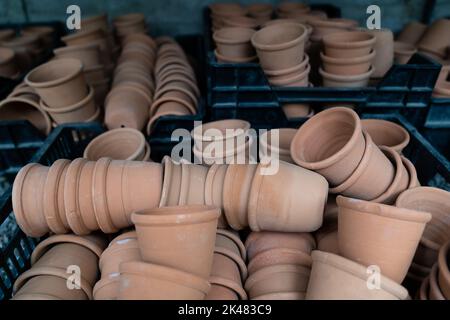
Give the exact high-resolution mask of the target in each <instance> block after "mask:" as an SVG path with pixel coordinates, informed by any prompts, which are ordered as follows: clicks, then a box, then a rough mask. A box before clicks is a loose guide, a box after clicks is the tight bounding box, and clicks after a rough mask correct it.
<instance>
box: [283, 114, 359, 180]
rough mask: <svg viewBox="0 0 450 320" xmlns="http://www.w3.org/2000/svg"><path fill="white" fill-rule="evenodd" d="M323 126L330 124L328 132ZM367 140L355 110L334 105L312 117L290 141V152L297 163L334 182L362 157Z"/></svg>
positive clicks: (347, 173)
mask: <svg viewBox="0 0 450 320" xmlns="http://www.w3.org/2000/svg"><path fill="white" fill-rule="evenodd" d="M323 128H327V130H326V132H325V131H324V130H323ZM364 149H365V140H364V136H363V134H362V129H361V122H360V120H359V117H358V115H357V114H356V112H355V111H353V110H351V109H348V108H331V109H328V110H325V111H322V112H320V113H318V114H316V115H315V116H313V117H312V118H310V119H309V120H308V121H307V122H306V123H305V124H304V125H302V126H301V127H300V129H299V130H298V131H297V134H296V135H295V137H294V139H293V140H292V143H291V156H292V158H293V159H294V161H295V163H297V164H298V165H300V166H302V167H304V168H307V169H310V170H315V171H317V172H318V173H320V174H321V175H322V176H324V177H325V178H326V179H327V180H328V181H329V183H330V185H331V186H336V185H339V184H341V183H342V182H343V181H345V180H346V179H348V178H349V177H350V175H351V174H352V173H353V171H354V170H355V169H356V167H357V166H358V164H359V162H360V161H361V159H362V156H363V154H364Z"/></svg>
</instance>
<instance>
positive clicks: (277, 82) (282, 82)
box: [269, 64, 311, 87]
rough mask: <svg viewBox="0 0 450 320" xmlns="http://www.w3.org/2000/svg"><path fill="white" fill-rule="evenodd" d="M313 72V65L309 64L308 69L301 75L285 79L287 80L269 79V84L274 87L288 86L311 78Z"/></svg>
mask: <svg viewBox="0 0 450 320" xmlns="http://www.w3.org/2000/svg"><path fill="white" fill-rule="evenodd" d="M310 71H311V65H310V64H308V65H306V69H305V70H303V71H302V72H301V73H299V74H294V75H293V76H291V77H289V78H287V79H286V78H285V79H273V78H271V79H269V82H270V83H271V84H272V85H274V86H284V85H288V84H290V83H291V82H294V81H297V80H303V79H305V78H306V77H308V76H309V72H310ZM305 87H308V84H307V85H305Z"/></svg>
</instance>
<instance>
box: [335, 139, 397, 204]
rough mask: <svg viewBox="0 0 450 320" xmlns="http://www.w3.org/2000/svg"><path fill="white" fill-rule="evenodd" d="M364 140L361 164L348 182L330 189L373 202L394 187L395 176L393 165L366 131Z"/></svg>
mask: <svg viewBox="0 0 450 320" xmlns="http://www.w3.org/2000/svg"><path fill="white" fill-rule="evenodd" d="M364 138H365V141H366V148H365V150H364V154H363V157H362V159H361V161H360V163H359V164H358V166H357V167H356V169H355V171H353V173H352V175H351V176H350V177H349V178H348V179H347V180H345V181H344V182H343V183H342V184H340V185H339V186H337V187H334V188H331V189H330V192H331V193H339V194H342V195H345V196H349V197H353V198H357V199H362V200H372V199H375V198H377V197H379V196H380V195H382V194H383V193H384V192H386V190H387V189H388V188H389V187H390V186H391V185H392V182H393V180H394V176H395V169H394V166H393V164H392V163H391V161H390V160H389V159H388V158H387V157H386V156H385V155H384V154H383V152H382V151H381V150H380V149H379V148H378V147H377V146H376V145H375V143H373V141H372V138H371V136H370V135H369V134H368V133H367V132H365V131H364Z"/></svg>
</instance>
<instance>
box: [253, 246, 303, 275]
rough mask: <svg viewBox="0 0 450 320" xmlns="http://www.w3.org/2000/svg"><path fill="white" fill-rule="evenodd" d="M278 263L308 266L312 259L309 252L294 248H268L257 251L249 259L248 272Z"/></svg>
mask: <svg viewBox="0 0 450 320" xmlns="http://www.w3.org/2000/svg"><path fill="white" fill-rule="evenodd" d="M280 264H291V265H299V266H304V267H308V268H310V267H311V264H312V259H311V256H310V255H309V254H306V253H304V252H302V251H298V250H294V249H288V248H275V249H269V250H265V251H263V252H260V253H258V254H257V255H256V256H255V257H253V259H252V260H250V262H249V264H248V272H249V273H250V274H253V273H255V272H257V271H258V270H260V269H262V268H265V267H269V266H274V265H280Z"/></svg>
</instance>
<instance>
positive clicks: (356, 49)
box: [323, 31, 376, 59]
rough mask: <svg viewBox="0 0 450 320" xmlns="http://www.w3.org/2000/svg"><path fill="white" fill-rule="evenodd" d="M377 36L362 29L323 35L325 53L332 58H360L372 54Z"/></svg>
mask: <svg viewBox="0 0 450 320" xmlns="http://www.w3.org/2000/svg"><path fill="white" fill-rule="evenodd" d="M375 41H376V38H375V37H374V36H373V35H371V34H369V33H366V32H362V31H347V32H342V33H332V34H329V35H326V36H324V37H323V43H324V49H325V54H326V55H327V56H328V57H331V58H341V59H342V58H358V57H364V56H367V55H368V54H370V52H371V51H372V49H373V46H374V44H375Z"/></svg>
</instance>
